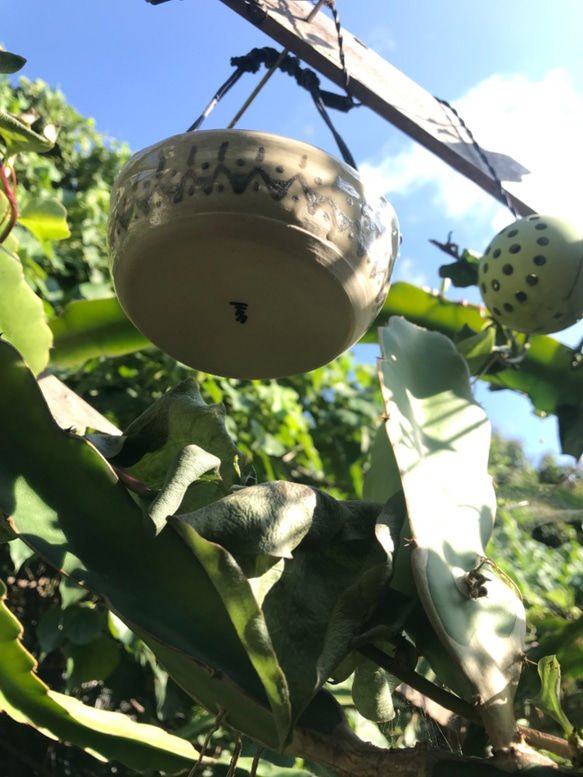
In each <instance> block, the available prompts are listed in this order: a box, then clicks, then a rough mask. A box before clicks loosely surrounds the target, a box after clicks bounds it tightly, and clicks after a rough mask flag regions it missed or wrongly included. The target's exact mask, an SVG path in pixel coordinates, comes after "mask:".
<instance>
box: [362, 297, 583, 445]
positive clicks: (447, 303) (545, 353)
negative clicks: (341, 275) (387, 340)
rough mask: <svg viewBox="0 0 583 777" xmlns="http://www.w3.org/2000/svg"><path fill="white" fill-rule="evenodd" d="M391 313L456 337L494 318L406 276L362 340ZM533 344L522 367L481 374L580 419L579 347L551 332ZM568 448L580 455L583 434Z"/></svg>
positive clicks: (538, 405) (537, 404) (546, 408)
mask: <svg viewBox="0 0 583 777" xmlns="http://www.w3.org/2000/svg"><path fill="white" fill-rule="evenodd" d="M389 316H404V317H405V318H406V319H407V320H408V321H411V322H412V323H414V324H418V325H419V326H423V327H426V328H428V329H431V330H434V331H438V332H442V333H443V334H445V335H447V336H448V337H450V338H451V339H455V338H456V336H457V333H458V332H459V331H460V330H461V329H462V328H463V327H464V326H468V327H470V328H471V329H473V330H474V331H475V332H481V331H482V329H484V328H485V327H486V326H487V324H488V322H487V320H486V319H484V309H483V308H480V307H478V306H477V305H470V304H468V303H466V302H463V303H462V302H452V301H451V300H448V299H446V298H445V297H443V296H441V295H439V294H437V293H433V292H428V291H424V290H423V289H420V288H417V287H416V286H413V285H411V284H409V283H403V282H401V283H395V284H393V285H392V286H391V290H390V292H389V295H388V297H387V301H386V303H385V305H384V306H383V309H382V310H381V313H380V314H379V316H378V317H377V319H376V321H375V323H374V325H373V326H372V327H371V329H369V331H368V332H367V334H366V335H365V336H364V337H363V338H362V342H376V339H377V334H376V333H377V328H378V327H379V326H384V324H385V323H386V321H387V318H388V317H389ZM529 344H530V347H529V349H528V351H527V352H526V354H525V356H524V359H523V360H522V361H521V363H520V365H519V368H518V369H516V367H515V366H511V367H508V368H507V369H504V370H501V371H500V372H497V373H496V374H495V375H481V376H480V377H481V378H482V380H485V381H487V382H488V383H490V384H491V385H492V387H494V388H509V389H511V390H513V391H517V392H520V393H522V394H527V395H528V396H529V397H530V400H531V402H532V404H533V406H534V408H535V409H536V410H538V411H540V412H541V413H554V414H557V413H559V412H560V411H564V412H566V411H567V409H568V411H569V413H570V418H571V420H572V422H573V423H574V422H575V420H576V419H579V418H581V417H582V416H583V400H582V399H581V398H582V397H583V369H573V368H572V361H573V351H572V350H571V349H570V348H568V347H567V346H565V345H563V344H562V343H560V342H558V341H557V340H554V339H553V338H552V337H548V336H547V335H533V336H531V337H530V340H529ZM563 452H564V453H569V454H571V455H573V456H575V457H576V458H579V456H580V455H581V453H583V435H577V437H576V438H575V439H573V437H570V438H569V439H568V440H566V442H565V446H564V447H563Z"/></svg>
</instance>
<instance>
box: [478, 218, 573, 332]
mask: <svg viewBox="0 0 583 777" xmlns="http://www.w3.org/2000/svg"><path fill="white" fill-rule="evenodd" d="M478 283H479V285H480V291H481V293H482V299H483V300H484V304H485V305H486V307H487V308H488V310H489V311H490V313H491V314H492V316H493V317H494V318H495V319H496V320H497V321H498V322H499V323H500V324H503V325H504V326H507V327H509V328H510V329H515V330H516V331H518V332H526V333H533V334H534V333H537V334H548V333H549V332H558V331H559V330H560V329H565V328H566V327H568V326H571V324H574V323H575V321H578V320H579V319H580V318H581V317H582V316H583V232H582V231H581V230H580V229H578V228H576V227H574V226H573V225H572V224H569V223H568V222H567V221H564V220H563V219H559V218H557V217H556V216H538V215H536V216H527V217H526V218H524V219H520V220H519V221H515V222H514V223H513V224H510V225H509V226H507V227H505V228H504V229H503V230H502V231H501V232H499V233H498V234H497V235H496V237H495V238H494V239H493V240H492V242H491V243H490V245H489V246H488V248H487V249H486V252H485V254H484V256H483V257H482V259H481V260H480V266H479V272H478Z"/></svg>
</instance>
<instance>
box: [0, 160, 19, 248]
mask: <svg viewBox="0 0 583 777" xmlns="http://www.w3.org/2000/svg"><path fill="white" fill-rule="evenodd" d="M12 177H13V180H14V170H13V171H12ZM0 179H2V188H3V189H4V192H5V194H6V198H7V200H8V202H9V204H10V211H11V213H10V219H9V221H8V224H7V225H6V227H5V228H4V229H3V230H2V233H1V234H0V243H3V242H4V241H5V240H6V238H7V237H8V235H9V234H10V233H11V232H12V228H13V227H14V225H15V224H16V221H17V219H18V206H17V205H16V197H15V196H14V191H13V190H12V187H11V186H10V183H9V181H8V177H7V176H6V169H5V167H4V165H3V164H2V162H0Z"/></svg>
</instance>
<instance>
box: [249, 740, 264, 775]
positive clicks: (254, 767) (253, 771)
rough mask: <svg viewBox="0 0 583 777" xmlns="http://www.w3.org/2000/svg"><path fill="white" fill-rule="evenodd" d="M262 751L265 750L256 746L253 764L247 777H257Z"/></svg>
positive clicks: (260, 746)
mask: <svg viewBox="0 0 583 777" xmlns="http://www.w3.org/2000/svg"><path fill="white" fill-rule="evenodd" d="M264 750H265V748H264V747H263V746H262V745H257V751H256V753H255V757H254V758H253V763H252V764H251V771H250V772H249V777H257V769H258V768H259V762H260V761H261V756H262V755H263V751H264Z"/></svg>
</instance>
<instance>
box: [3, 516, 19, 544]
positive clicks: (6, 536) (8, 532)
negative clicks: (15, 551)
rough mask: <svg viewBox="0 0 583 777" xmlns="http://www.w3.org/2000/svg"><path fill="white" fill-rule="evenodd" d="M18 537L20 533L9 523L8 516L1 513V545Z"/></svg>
mask: <svg viewBox="0 0 583 777" xmlns="http://www.w3.org/2000/svg"><path fill="white" fill-rule="evenodd" d="M17 538H18V535H17V534H16V532H15V531H14V529H13V528H12V526H11V525H10V524H9V523H8V519H7V518H6V516H5V515H2V514H1V513H0V545H2V544H3V543H5V542H12V540H15V539H17Z"/></svg>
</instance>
